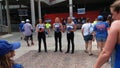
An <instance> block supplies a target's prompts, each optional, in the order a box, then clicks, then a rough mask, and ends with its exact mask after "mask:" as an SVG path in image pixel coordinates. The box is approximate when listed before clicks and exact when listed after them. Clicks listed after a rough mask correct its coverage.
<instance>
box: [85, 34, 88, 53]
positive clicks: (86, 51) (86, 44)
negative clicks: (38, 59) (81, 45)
mask: <svg viewBox="0 0 120 68" xmlns="http://www.w3.org/2000/svg"><path fill="white" fill-rule="evenodd" d="M84 40H85V53H88V36H84Z"/></svg>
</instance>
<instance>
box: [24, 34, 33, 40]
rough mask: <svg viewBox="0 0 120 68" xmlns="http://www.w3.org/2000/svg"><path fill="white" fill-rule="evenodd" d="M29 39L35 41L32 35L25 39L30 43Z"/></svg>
mask: <svg viewBox="0 0 120 68" xmlns="http://www.w3.org/2000/svg"><path fill="white" fill-rule="evenodd" d="M29 39H30V40H33V37H32V35H30V36H25V38H24V40H25V41H28V40H29Z"/></svg>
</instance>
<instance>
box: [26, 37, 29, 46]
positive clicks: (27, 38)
mask: <svg viewBox="0 0 120 68" xmlns="http://www.w3.org/2000/svg"><path fill="white" fill-rule="evenodd" d="M28 40H29V36H25V41H26V43H27V46H30V44H29V41H28Z"/></svg>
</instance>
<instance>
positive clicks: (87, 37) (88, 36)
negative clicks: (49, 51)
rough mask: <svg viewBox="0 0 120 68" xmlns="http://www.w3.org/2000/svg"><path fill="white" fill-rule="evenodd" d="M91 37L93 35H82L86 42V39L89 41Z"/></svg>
mask: <svg viewBox="0 0 120 68" xmlns="http://www.w3.org/2000/svg"><path fill="white" fill-rule="evenodd" d="M92 39H93V35H87V36H84V40H85V41H86V42H87V41H90V40H92Z"/></svg>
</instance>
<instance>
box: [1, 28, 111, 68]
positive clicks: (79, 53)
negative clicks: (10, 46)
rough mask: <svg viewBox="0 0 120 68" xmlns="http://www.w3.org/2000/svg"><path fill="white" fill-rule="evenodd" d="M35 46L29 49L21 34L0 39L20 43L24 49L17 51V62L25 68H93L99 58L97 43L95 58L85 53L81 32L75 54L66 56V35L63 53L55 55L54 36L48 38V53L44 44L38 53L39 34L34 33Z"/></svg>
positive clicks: (77, 37) (94, 52)
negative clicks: (21, 38)
mask: <svg viewBox="0 0 120 68" xmlns="http://www.w3.org/2000/svg"><path fill="white" fill-rule="evenodd" d="M33 38H34V43H35V45H34V46H31V47H28V46H27V45H26V42H25V41H24V40H20V34H19V33H12V34H7V35H3V36H0V39H6V40H8V41H10V42H13V41H20V42H21V44H22V47H21V48H20V49H18V50H16V56H15V58H14V59H15V60H16V62H17V63H21V64H23V66H24V68H93V65H94V63H95V61H96V59H97V57H98V51H97V47H96V42H93V48H92V49H93V54H94V55H93V56H89V55H88V54H86V53H84V40H83V37H82V35H81V31H80V30H77V31H76V32H75V54H65V53H64V52H65V51H66V49H67V40H66V33H63V35H62V49H63V53H60V52H58V53H54V52H53V51H54V46H55V44H54V36H53V33H51V37H47V48H48V53H45V52H44V48H43V44H42V50H43V51H42V52H41V53H38V51H37V50H38V45H37V44H38V42H37V34H36V33H34V35H33ZM103 68H110V65H109V63H106V64H105V65H104V66H103Z"/></svg>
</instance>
